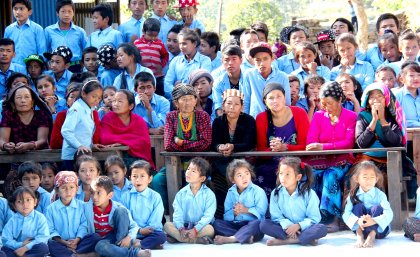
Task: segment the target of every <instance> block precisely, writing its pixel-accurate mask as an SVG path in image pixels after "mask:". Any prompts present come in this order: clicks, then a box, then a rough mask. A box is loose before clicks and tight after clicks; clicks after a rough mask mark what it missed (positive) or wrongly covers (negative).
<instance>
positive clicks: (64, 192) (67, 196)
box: [58, 183, 79, 205]
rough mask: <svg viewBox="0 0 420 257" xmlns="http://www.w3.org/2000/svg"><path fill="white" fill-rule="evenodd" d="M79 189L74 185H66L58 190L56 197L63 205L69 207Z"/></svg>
mask: <svg viewBox="0 0 420 257" xmlns="http://www.w3.org/2000/svg"><path fill="white" fill-rule="evenodd" d="M78 189H79V187H78V185H77V184H76V183H66V184H64V185H62V186H60V187H59V188H58V195H59V196H60V200H61V202H62V203H63V204H64V205H69V204H70V203H71V200H73V198H74V197H75V196H76V194H77V190H78Z"/></svg>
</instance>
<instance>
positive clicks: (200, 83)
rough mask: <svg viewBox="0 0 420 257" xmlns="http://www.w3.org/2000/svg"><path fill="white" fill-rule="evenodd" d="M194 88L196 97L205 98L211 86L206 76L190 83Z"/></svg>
mask: <svg viewBox="0 0 420 257" xmlns="http://www.w3.org/2000/svg"><path fill="white" fill-rule="evenodd" d="M192 86H193V87H194V89H195V91H196V92H197V94H198V97H200V98H205V97H208V96H209V95H210V94H211V88H212V86H213V85H212V84H210V82H209V81H208V80H207V78H205V77H202V78H200V79H198V80H197V82H195V83H194V85H192Z"/></svg>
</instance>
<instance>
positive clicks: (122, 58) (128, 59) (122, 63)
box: [117, 47, 135, 69]
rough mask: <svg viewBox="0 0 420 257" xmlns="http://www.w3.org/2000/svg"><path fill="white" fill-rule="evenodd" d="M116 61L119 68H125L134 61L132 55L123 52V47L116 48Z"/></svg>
mask: <svg viewBox="0 0 420 257" xmlns="http://www.w3.org/2000/svg"><path fill="white" fill-rule="evenodd" d="M117 63H118V67H120V68H121V69H124V68H127V67H128V66H129V65H130V64H132V63H135V57H134V55H128V54H126V53H125V52H124V48H123V47H120V48H118V50H117Z"/></svg>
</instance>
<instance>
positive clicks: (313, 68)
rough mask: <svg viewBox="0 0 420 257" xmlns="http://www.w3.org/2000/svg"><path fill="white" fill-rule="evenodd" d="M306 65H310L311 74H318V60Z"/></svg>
mask: <svg viewBox="0 0 420 257" xmlns="http://www.w3.org/2000/svg"><path fill="white" fill-rule="evenodd" d="M306 67H308V69H309V73H310V74H316V68H317V67H318V65H317V64H316V62H310V63H308V64H306Z"/></svg>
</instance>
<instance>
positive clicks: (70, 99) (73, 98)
mask: <svg viewBox="0 0 420 257" xmlns="http://www.w3.org/2000/svg"><path fill="white" fill-rule="evenodd" d="M78 97H79V91H74V92H71V93H70V94H69V97H67V105H68V106H69V108H70V107H71V106H72V105H73V104H74V101H76V99H77V98H78Z"/></svg>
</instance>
